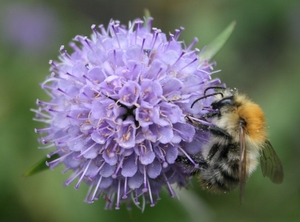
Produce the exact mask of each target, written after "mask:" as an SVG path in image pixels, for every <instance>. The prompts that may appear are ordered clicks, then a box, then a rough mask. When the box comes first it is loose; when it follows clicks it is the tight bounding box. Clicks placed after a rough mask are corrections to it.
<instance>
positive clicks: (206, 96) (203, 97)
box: [191, 87, 224, 108]
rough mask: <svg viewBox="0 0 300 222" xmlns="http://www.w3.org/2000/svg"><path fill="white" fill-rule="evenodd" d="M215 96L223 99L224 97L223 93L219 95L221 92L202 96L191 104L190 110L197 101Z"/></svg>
mask: <svg viewBox="0 0 300 222" xmlns="http://www.w3.org/2000/svg"><path fill="white" fill-rule="evenodd" d="M210 88H212V87H210ZM219 88H221V87H219ZM205 91H206V90H205ZM205 91H204V95H205ZM215 95H222V97H224V96H223V93H221V92H216V93H212V94H209V95H205V96H202V97H200V98H198V99H196V100H195V101H194V102H193V103H192V105H191V108H193V106H194V105H195V103H196V102H198V101H199V100H201V99H205V98H208V97H211V96H215Z"/></svg>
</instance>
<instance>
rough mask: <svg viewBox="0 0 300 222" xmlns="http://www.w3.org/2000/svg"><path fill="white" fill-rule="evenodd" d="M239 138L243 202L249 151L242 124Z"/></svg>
mask: <svg viewBox="0 0 300 222" xmlns="http://www.w3.org/2000/svg"><path fill="white" fill-rule="evenodd" d="M239 137H240V138H239V139H240V165H239V179H240V202H241V203H242V202H243V197H244V190H245V184H246V179H247V169H246V166H247V163H246V160H247V153H246V142H245V131H244V128H243V126H242V124H240V128H239Z"/></svg>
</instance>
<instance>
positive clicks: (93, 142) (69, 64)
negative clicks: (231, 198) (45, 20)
mask: <svg viewBox="0 0 300 222" xmlns="http://www.w3.org/2000/svg"><path fill="white" fill-rule="evenodd" d="M91 29H92V31H93V33H92V35H91V37H90V38H88V37H83V36H76V37H75V38H74V41H72V42H71V43H70V47H71V49H72V53H68V52H67V49H66V48H65V47H64V46H61V48H60V57H59V61H58V62H55V61H50V67H51V68H50V70H51V75H50V76H48V77H47V79H46V80H45V81H44V82H43V83H42V84H41V87H42V88H43V89H44V90H45V91H46V93H47V94H48V95H49V96H50V100H49V101H41V100H37V105H38V109H36V110H34V112H35V113H36V118H35V119H36V120H37V121H41V122H44V123H46V125H47V126H46V127H45V128H39V129H36V132H37V133H40V134H41V138H40V139H39V141H40V143H42V144H43V146H44V147H46V148H53V149H54V151H53V152H52V153H50V154H49V155H48V156H49V157H52V156H53V155H55V154H56V155H57V154H58V156H59V157H58V158H57V159H55V160H52V161H48V162H47V165H48V166H49V167H50V168H54V167H56V166H57V165H59V164H62V163H63V164H64V165H65V170H64V171H63V172H66V171H69V170H70V171H72V174H71V176H70V177H69V178H68V179H67V180H66V181H65V184H66V185H69V184H71V183H72V182H73V181H76V182H75V188H76V189H78V188H79V186H80V184H81V183H82V182H85V183H86V184H87V185H88V186H89V191H88V194H87V196H86V201H87V202H88V203H92V202H94V201H95V200H97V199H99V198H100V197H101V198H104V199H105V200H106V204H107V206H106V207H107V208H113V207H114V208H115V209H119V208H120V204H121V203H122V202H127V203H129V205H130V204H131V203H134V204H135V205H137V206H141V204H140V203H141V201H145V203H149V204H150V206H154V205H155V204H156V202H157V200H159V199H160V196H159V195H160V192H161V190H162V188H163V187H166V189H167V190H168V191H169V193H170V195H171V196H175V193H174V190H173V188H172V186H171V185H172V184H177V185H178V186H179V187H185V186H186V185H187V184H188V183H189V180H188V178H187V175H186V173H185V172H183V170H182V169H181V168H180V167H179V166H178V164H177V163H176V159H177V157H178V155H179V154H180V155H189V154H195V153H197V152H199V149H200V148H201V136H202V135H201V133H199V132H196V129H195V128H194V127H193V126H192V125H191V124H190V122H189V121H188V120H187V119H186V116H187V115H190V114H195V115H201V112H202V111H201V109H198V108H197V107H196V106H195V107H196V108H195V107H194V108H193V109H192V108H191V104H192V103H193V102H194V101H195V99H197V98H199V97H201V96H203V93H204V90H205V89H206V88H207V87H210V86H214V85H216V84H219V83H220V81H219V80H218V79H212V78H211V74H212V73H213V66H214V63H209V62H208V61H199V54H200V53H201V52H200V50H198V49H193V46H194V44H195V43H196V42H197V39H196V38H195V39H194V41H193V42H192V43H191V44H190V45H189V46H185V44H184V42H181V41H179V40H178V38H179V36H180V33H181V32H182V30H183V28H180V29H178V30H175V33H174V34H169V36H168V37H167V35H166V34H165V33H163V32H162V31H161V30H160V29H157V28H152V19H151V18H149V19H148V20H145V21H142V20H140V19H137V20H135V21H133V22H132V23H129V25H128V28H127V27H126V26H124V25H121V24H120V22H119V21H113V20H112V21H110V23H109V25H108V27H107V28H105V27H104V26H103V25H100V26H98V27H96V26H95V25H92V27H91ZM209 99H210V98H208V99H207V100H209ZM207 100H203V101H199V102H198V103H197V106H205V105H207V104H204V103H206V102H207V103H208V104H209V101H207ZM203 136H204V135H203Z"/></svg>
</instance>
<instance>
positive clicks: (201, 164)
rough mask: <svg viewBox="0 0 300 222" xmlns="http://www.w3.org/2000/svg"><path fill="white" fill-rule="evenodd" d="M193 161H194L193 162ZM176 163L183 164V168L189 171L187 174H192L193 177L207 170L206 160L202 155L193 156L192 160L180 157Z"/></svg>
mask: <svg viewBox="0 0 300 222" xmlns="http://www.w3.org/2000/svg"><path fill="white" fill-rule="evenodd" d="M191 159H192V161H193V162H192V161H191ZM176 162H178V163H181V164H182V167H183V168H184V169H186V170H187V172H192V173H191V175H194V174H196V173H198V171H199V170H200V171H201V170H203V169H207V167H208V166H207V162H206V160H205V159H204V158H203V157H202V156H200V155H191V156H190V158H188V157H186V156H178V157H177V159H176ZM195 164H197V165H198V166H197V168H195Z"/></svg>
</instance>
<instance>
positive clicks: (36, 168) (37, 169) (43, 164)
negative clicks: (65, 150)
mask: <svg viewBox="0 0 300 222" xmlns="http://www.w3.org/2000/svg"><path fill="white" fill-rule="evenodd" d="M58 157H59V155H58V154H55V155H53V156H51V157H50V158H48V157H44V158H43V159H41V160H40V161H39V162H37V163H36V164H35V165H33V166H32V167H31V168H30V169H29V170H27V172H26V173H24V175H23V176H24V177H29V176H32V175H34V174H37V173H39V172H41V171H44V170H48V169H50V168H49V167H48V166H47V165H46V161H48V162H50V161H52V160H55V159H57V158H58Z"/></svg>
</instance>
